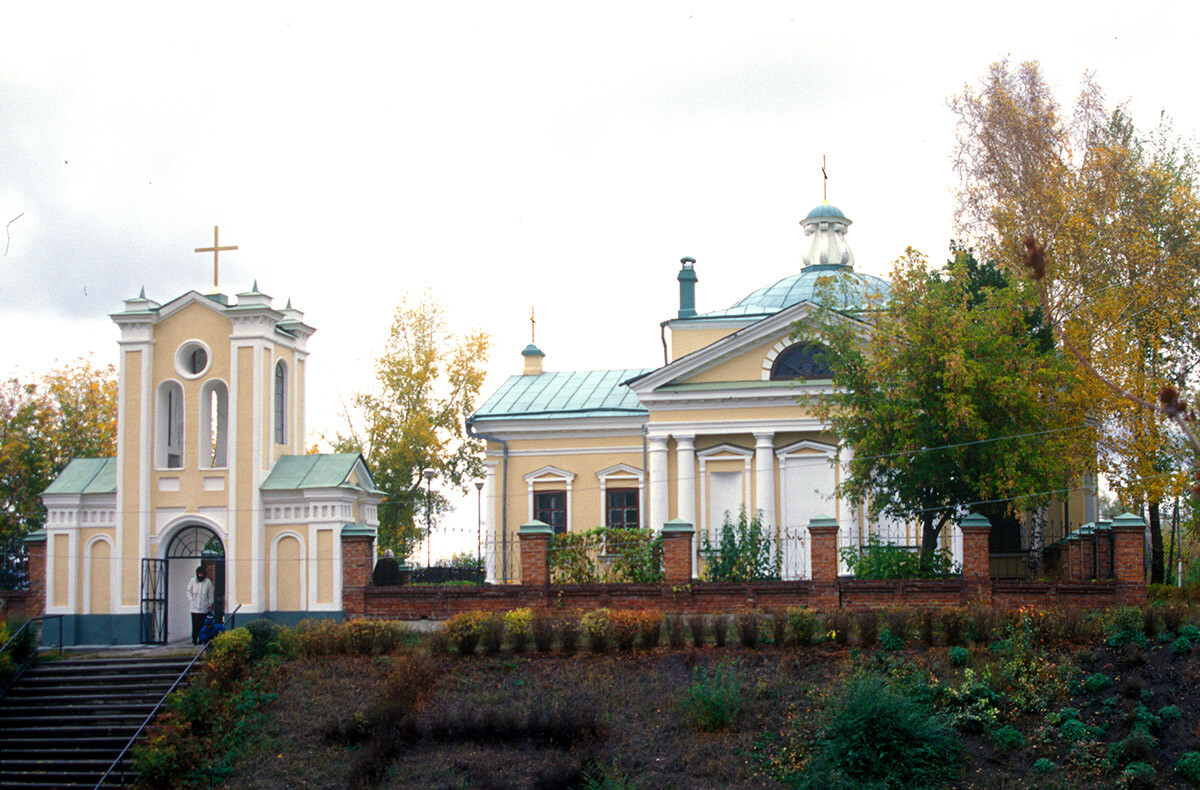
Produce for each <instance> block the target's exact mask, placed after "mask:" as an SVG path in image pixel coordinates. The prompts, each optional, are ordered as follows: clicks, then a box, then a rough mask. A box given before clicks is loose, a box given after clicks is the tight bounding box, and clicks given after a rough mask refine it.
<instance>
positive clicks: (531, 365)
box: [521, 343, 546, 376]
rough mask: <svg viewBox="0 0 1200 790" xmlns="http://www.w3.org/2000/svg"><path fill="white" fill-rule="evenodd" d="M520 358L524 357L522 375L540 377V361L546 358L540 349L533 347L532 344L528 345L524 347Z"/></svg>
mask: <svg viewBox="0 0 1200 790" xmlns="http://www.w3.org/2000/svg"><path fill="white" fill-rule="evenodd" d="M521 356H523V357H525V370H524V371H523V372H522V375H525V376H538V375H541V373H542V360H543V359H545V358H546V355H545V354H544V353H543V352H542V350H541V349H540V348H538V347H537V346H535V345H534V344H533V343H530V344H529V345H527V346H525V350H523V351H522V352H521Z"/></svg>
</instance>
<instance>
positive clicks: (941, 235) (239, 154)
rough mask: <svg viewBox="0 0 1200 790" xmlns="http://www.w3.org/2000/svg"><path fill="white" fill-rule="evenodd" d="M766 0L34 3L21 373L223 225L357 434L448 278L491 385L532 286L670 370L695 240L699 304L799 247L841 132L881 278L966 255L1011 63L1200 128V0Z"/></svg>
mask: <svg viewBox="0 0 1200 790" xmlns="http://www.w3.org/2000/svg"><path fill="white" fill-rule="evenodd" d="M743 5H744V6H745V7H739V8H737V9H736V11H734V10H732V4H701V3H656V4H650V3H637V4H621V3H605V4H600V5H596V4H590V5H588V6H587V10H583V9H584V6H583V5H582V4H568V3H561V2H559V3H547V4H544V5H541V4H527V3H511V2H510V3H494V2H492V3H454V4H451V3H420V4H417V3H390V4H386V5H385V4H382V3H380V4H374V5H370V6H365V5H364V6H355V5H350V4H338V6H339V7H338V9H337V11H336V12H334V11H333V7H334V4H331V3H324V4H321V5H320V6H318V5H315V4H299V3H287V4H278V5H274V4H266V3H229V4H226V3H208V4H204V5H203V6H196V5H194V4H193V5H192V6H189V7H188V8H187V9H186V10H185V9H184V8H183V7H181V6H179V5H177V4H161V3H156V4H146V5H131V4H117V5H113V4H95V3H89V4H86V5H85V4H83V3H78V4H70V3H68V4H60V5H56V6H53V7H52V6H50V5H49V4H38V3H28V4H21V5H17V4H11V3H10V4H6V10H5V13H4V17H3V44H2V46H0V225H5V226H7V227H6V235H5V238H3V239H0V246H5V247H7V251H6V253H5V254H4V256H3V257H2V258H0V332H2V333H3V337H4V338H5V341H4V343H3V344H0V374H4V375H8V374H11V373H14V372H17V373H21V374H28V373H30V372H34V371H41V370H43V369H45V368H47V367H49V366H50V365H52V364H53V363H54V362H55V361H56V360H58V361H68V360H71V359H73V358H75V357H78V356H80V355H82V354H87V353H89V352H90V353H93V354H94V356H95V358H96V360H97V361H99V362H109V361H114V362H115V360H116V343H115V341H116V338H117V331H116V328H115V326H114V325H113V324H112V322H111V321H110V320H109V319H108V317H107V316H108V314H109V313H111V312H114V311H116V310H118V309H120V307H121V300H122V299H124V298H127V297H129V296H132V295H135V294H136V293H137V292H138V289H139V288H141V287H142V286H143V285H144V286H145V288H146V293H147V295H148V296H150V297H151V298H153V299H156V300H158V301H160V302H166V301H167V300H169V299H171V298H173V297H175V296H178V295H179V294H181V293H183V292H184V291H186V290H188V289H192V288H195V289H197V290H201V291H205V290H207V288H208V287H209V286H210V285H211V278H212V259H211V256H205V255H198V254H195V253H193V252H192V250H193V248H195V247H200V246H208V245H210V244H211V242H212V227H213V225H220V227H221V243H222V244H236V245H238V247H239V249H238V251H237V252H232V253H226V254H224V255H223V256H222V260H221V284H222V291H224V292H225V293H237V292H239V291H243V290H247V289H248V288H249V286H250V284H251V282H252V281H253V280H254V279H256V278H257V280H258V284H259V288H260V290H262V291H263V292H265V293H268V294H270V295H272V296H273V297H275V298H276V299H277V300H278V301H277V305H278V306H282V305H283V303H284V302H285V301H286V300H287V299H288V298H289V297H290V298H291V299H292V301H293V304H294V306H295V307H297V308H299V309H300V310H303V311H305V313H306V318H307V320H308V322H309V323H310V324H312V325H314V326H315V327H317V329H318V333H317V334H316V335H315V336H314V337H313V339H312V341H311V342H310V351H311V354H312V355H311V357H310V363H311V364H310V374H309V376H310V377H309V384H308V387H309V413H308V422H309V426H310V428H311V430H312V432H313V433H314V435H316V434H321V433H326V434H332V433H333V432H334V431H336V429H337V425H338V417H339V409H340V406H339V402H340V400H341V399H348V398H349V397H350V395H351V394H352V393H353V392H354V391H355V390H356V389H359V388H362V387H365V386H368V385H369V381H370V376H371V361H372V359H373V357H374V356H375V354H376V353H377V352H378V351H379V349H380V347H381V345H382V341H383V338H384V335H385V333H386V331H387V327H388V324H389V322H390V315H391V310H392V308H393V307H394V305H395V304H396V303H397V302H398V301H399V300H400V298H401V296H402V295H403V294H405V293H407V292H415V291H419V290H420V289H422V288H425V287H429V288H431V289H432V290H433V292H434V293H435V294H436V295H437V296H438V297H439V298H440V299H441V300H442V301H443V302H445V304H446V305H447V308H448V311H449V314H450V319H451V322H452V324H453V325H455V326H456V327H458V328H461V329H465V328H466V327H468V326H471V325H478V326H481V327H483V328H484V329H486V330H487V331H488V332H490V333H491V335H492V337H493V338H494V341H495V348H494V351H493V354H492V357H491V361H490V364H489V371H490V376H489V380H488V384H487V387H486V390H487V391H488V392H490V391H492V390H494V389H495V388H496V387H497V386H498V385H499V384H500V383H501V382H502V381H503V380H504V378H505V377H506V376H507V375H509V374H511V373H515V372H518V371H519V369H520V365H521V357H520V355H519V352H520V350H521V348H523V347H524V345H525V344H526V343H528V342H529V321H528V317H529V311H530V307H531V306H536V309H537V319H538V326H537V341H538V345H539V346H540V347H541V348H542V350H543V351H545V352H546V355H547V356H546V360H545V362H546V367H547V369H549V370H573V369H588V368H624V367H648V366H653V365H656V364H659V363H661V359H662V350H661V345H660V343H659V337H658V335H659V328H658V324H659V322H660V321H662V320H664V319H666V318H669V317H671V316H672V315H673V314H674V311H675V310H676V308H677V285H676V282H675V274H676V271H677V270H678V267H679V263H678V261H679V258H680V257H682V256H684V255H691V256H693V257H695V258H696V260H697V264H696V271H697V274H698V276H699V283H698V285H697V309H699V310H701V311H705V310H713V309H719V308H722V307H726V306H728V305H730V304H731V303H733V302H734V301H736V300H737V299H739V298H741V297H742V296H744V295H746V294H747V293H749V292H750V291H753V290H755V289H756V288H758V287H760V286H762V285H765V284H767V283H769V282H773V281H775V280H777V279H779V278H781V277H784V276H786V275H788V274H790V273H792V272H794V271H796V270H797V269H798V268H799V265H800V263H799V260H800V255H801V252H802V251H803V248H804V246H805V244H804V236H803V232H802V231H801V229H800V227H799V224H798V221H799V219H800V218H802V217H803V216H804V215H805V214H806V213H807V212H808V211H809V209H810V208H812V207H813V206H815V205H816V204H818V203H820V202H821V199H822V197H821V186H822V184H821V157H822V155H825V156H826V157H827V160H828V172H829V200H830V202H832V203H835V204H836V205H838V206H839V207H840V208H842V209H843V210H844V211H845V213H846V214H847V215H848V216H849V217H850V219H852V220H853V221H854V225H853V227H852V228H851V229H850V234H849V236H848V241H849V243H850V245H851V248H852V249H853V250H854V252H855V255H856V257H857V265H858V268H859V269H861V270H863V271H866V272H869V273H872V274H877V275H881V276H884V275H886V274H887V269H888V264H889V262H890V261H892V260H893V259H895V258H896V257H897V256H898V255H899V254H900V253H901V252H903V250H904V248H905V247H906V246H908V245H914V246H916V247H918V248H920V249H921V250H923V251H924V252H926V253H928V254H930V255H931V256H932V257H933V258H934V259H935V260H940V259H941V258H942V257H943V256H944V255H945V252H946V249H947V243H948V241H949V239H950V238H951V236H952V234H953V224H952V213H953V191H954V188H955V185H956V177H955V175H954V173H953V172H952V170H951V166H950V155H951V151H952V147H953V139H954V138H953V133H954V121H953V118H952V117H951V115H950V113H949V111H948V110H947V109H946V100H947V98H948V97H950V96H951V95H952V94H954V93H956V92H959V91H961V90H962V87H963V85H964V84H965V83H971V84H973V85H974V84H977V82H978V80H979V78H980V77H981V76H982V75H983V73H984V72H985V70H986V68H987V66H988V64H989V63H990V62H992V61H994V60H996V59H998V58H1002V57H1005V56H1008V57H1010V58H1011V59H1012V60H1014V61H1021V60H1026V59H1037V60H1040V61H1041V63H1042V66H1043V69H1044V71H1045V73H1046V74H1047V76H1048V77H1049V79H1050V80H1051V82H1052V84H1053V85H1055V86H1056V88H1057V89H1058V91H1059V93H1060V97H1061V99H1062V100H1063V101H1064V102H1070V101H1071V99H1072V97H1073V96H1074V93H1075V91H1076V89H1077V87H1078V84H1079V78H1080V76H1081V75H1082V73H1083V72H1084V70H1086V69H1090V70H1094V71H1095V73H1096V79H1097V81H1098V82H1099V84H1100V85H1101V86H1102V87H1103V88H1104V89H1105V92H1106V94H1107V96H1108V98H1109V99H1110V101H1113V102H1116V101H1129V103H1130V107H1131V109H1132V112H1133V114H1134V117H1135V119H1136V120H1138V121H1139V123H1140V124H1141V125H1143V126H1149V125H1152V124H1153V123H1154V122H1156V120H1157V117H1158V114H1159V112H1160V111H1162V110H1165V111H1166V112H1167V113H1168V114H1169V115H1170V116H1172V117H1173V118H1174V120H1175V128H1176V131H1177V132H1179V133H1180V134H1182V135H1184V136H1188V137H1192V136H1194V135H1195V134H1196V132H1197V130H1200V103H1198V101H1197V95H1198V94H1197V91H1196V79H1197V77H1198V76H1200V69H1198V68H1197V54H1196V42H1195V35H1196V30H1197V23H1198V22H1200V11H1197V6H1196V4H1195V3H1192V2H1142V3H1137V4H1134V5H1131V4H1129V3H1116V2H1089V3H1070V4H1068V3H1061V4H1060V3H1049V2H1045V0H1041V2H1033V3H1022V2H1008V3H1003V4H987V5H983V4H966V3H961V2H955V3H944V4H937V3H919V2H918V3H907V4H902V3H877V4H876V3H851V2H844V3H837V4H835V3H800V2H797V3H790V4H782V3H777V4H768V3H762V4H743ZM73 6H75V7H73ZM347 8H349V9H350V10H346V9H347ZM969 8H980V9H986V10H980V11H974V10H967V9H969ZM18 217H19V218H18ZM14 218H15V219H14ZM486 394H487V392H485V396H486ZM314 438H315V437H314ZM471 499H472V500H473V499H474V496H473V495H472V497H471ZM474 504H475V503H474V502H473V501H470V502H469V505H470V506H469V507H464V508H462V510H463V511H464V512H463V513H461V514H460V515H459V516H458V517H457V518H455V519H454V520H453V523H454V524H457V525H459V528H462V529H466V530H468V531H469V532H471V538H472V541H473V530H474V525H475V514H474V509H475V508H474ZM462 525H466V526H462ZM435 545H436V544H435Z"/></svg>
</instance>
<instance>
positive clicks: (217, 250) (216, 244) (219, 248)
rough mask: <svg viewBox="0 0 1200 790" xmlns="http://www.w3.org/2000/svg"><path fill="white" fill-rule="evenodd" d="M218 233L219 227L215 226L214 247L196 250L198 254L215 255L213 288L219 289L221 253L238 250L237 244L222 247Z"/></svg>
mask: <svg viewBox="0 0 1200 790" xmlns="http://www.w3.org/2000/svg"><path fill="white" fill-rule="evenodd" d="M218 233H219V231H218V229H217V226H216V225H213V246H211V247H197V248H196V252H211V253H212V254H213V288H216V287H217V275H218V266H219V261H220V256H221V253H222V252H225V251H226V250H236V249H237V245H236V244H235V245H234V246H232V247H222V246H221V242H220V241H219V240H218V239H219V236H218Z"/></svg>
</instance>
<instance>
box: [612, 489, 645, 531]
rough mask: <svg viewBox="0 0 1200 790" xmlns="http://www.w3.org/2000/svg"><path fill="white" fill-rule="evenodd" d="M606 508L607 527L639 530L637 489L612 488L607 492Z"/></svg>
mask: <svg viewBox="0 0 1200 790" xmlns="http://www.w3.org/2000/svg"><path fill="white" fill-rule="evenodd" d="M605 499H606V502H605V503H604V504H605V507H604V514H605V515H604V521H605V525H606V526H609V527H614V528H618V529H637V528H638V527H639V526H640V525H639V523H638V490H637V489H636V488H610V489H608V491H607V492H606V496H605Z"/></svg>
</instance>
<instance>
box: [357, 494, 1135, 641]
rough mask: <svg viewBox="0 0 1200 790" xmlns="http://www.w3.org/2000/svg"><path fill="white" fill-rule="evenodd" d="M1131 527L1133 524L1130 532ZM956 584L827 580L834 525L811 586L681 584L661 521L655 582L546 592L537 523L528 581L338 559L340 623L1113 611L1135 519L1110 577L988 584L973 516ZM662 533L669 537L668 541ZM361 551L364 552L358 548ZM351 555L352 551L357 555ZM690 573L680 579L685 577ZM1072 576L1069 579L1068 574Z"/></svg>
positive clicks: (529, 534) (675, 542)
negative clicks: (497, 581)
mask: <svg viewBox="0 0 1200 790" xmlns="http://www.w3.org/2000/svg"><path fill="white" fill-rule="evenodd" d="M1139 525H1140V526H1139ZM962 529H963V569H962V576H961V577H955V578H950V579H907V580H896V581H867V580H860V579H853V578H839V577H838V576H837V567H838V566H837V524H836V522H834V521H833V520H832V519H814V520H813V521H812V522H811V523H810V525H809V533H810V538H809V539H810V548H811V554H812V575H813V578H812V579H810V580H804V581H786V582H785V581H778V582H751V583H736V584H735V583H722V582H702V581H695V580H689V579H687V577H686V576H685V575H684V574H683V568H684V564H683V558H684V557H687V558H689V561H688V567H689V568H690V557H691V540H692V538H693V534H692V529H691V525H690V524H684V523H682V522H679V521H675V522H668V525H667V526H666V528H665V532H664V537H666V538H667V546H666V548H667V551H666V554H667V573H668V575H669V576H670V578H669V579H668V580H667V582H666V583H664V584H551V583H550V582H549V579H550V572H549V567H548V565H547V559H546V550H547V548H548V543H549V538H550V535H549V528H548V527H546V526H545V525H544V524H540V523H539V522H531V523H529V524H525V525H523V526H522V527H521V530H520V532H519V535H520V539H521V565H522V567H521V578H522V579H524V580H537V582H536V583H524V584H510V585H490V584H489V585H481V586H479V587H461V586H430V587H425V586H421V587H411V586H401V587H373V586H370V585H369V583H368V582H366V581H363V582H362V583H361V584H358V583H354V584H352V583H351V581H352V580H353V581H354V582H358V581H359V580H366V579H369V578H370V573H369V569H370V568H369V563H370V561H371V557H370V556H369V553H365V552H363V551H360V550H352V551H347V550H346V549H347V548H348V547H347V546H346V544H345V543H343V551H342V557H343V562H344V563H347V562H352V563H354V564H356V565H360V564H361V563H364V562H365V563H368V565H366V566H365V568H366V569H365V570H364V569H363V567H358V568H354V569H350V568H344V570H343V580H344V581H343V609H344V611H345V613H346V616H347V617H370V618H380V619H396V620H426V619H429V620H442V619H445V618H448V617H452V616H453V615H455V614H457V613H458V612H464V611H470V610H477V609H483V610H493V611H502V610H507V609H515V608H519V607H526V606H528V607H550V608H561V609H594V608H598V607H606V608H610V609H658V610H660V611H663V612H667V613H679V614H684V613H691V612H698V613H715V612H724V613H735V612H741V611H747V610H752V609H757V610H771V609H784V608H787V607H789V606H809V607H811V608H814V609H820V610H828V609H837V608H841V609H851V610H858V609H873V608H879V607H885V606H911V607H919V608H926V607H933V608H936V607H947V606H965V605H968V604H973V603H980V604H984V605H995V606H1003V607H1014V606H1035V607H1040V606H1056V607H1062V606H1078V607H1085V608H1089V609H1103V608H1106V607H1109V606H1115V605H1118V604H1137V603H1144V602H1145V600H1146V585H1145V581H1144V577H1143V570H1142V556H1141V554H1142V545H1143V544H1142V541H1141V534H1142V533H1141V532H1139V531H1138V530H1139V529H1142V530H1144V529H1145V525H1144V523H1142V521H1141V519H1140V518H1138V517H1136V516H1129V515H1128V514H1126V515H1125V516H1121V517H1119V518H1117V519H1115V520H1114V522H1113V531H1114V534H1115V535H1116V541H1115V548H1116V552H1115V556H1116V563H1115V566H1116V568H1115V570H1116V573H1115V578H1108V579H1093V580H1082V579H1079V578H1074V579H1072V578H1066V579H1062V580H1057V581H1030V582H1017V581H1001V580H995V579H991V578H989V577H988V553H987V545H988V543H987V541H988V531H989V529H990V525H989V524H988V522H987V520H986V519H984V518H983V517H981V516H974V515H972V516H968V517H967V518H966V519H964V520H963V523H962ZM668 533H669V534H668ZM368 545H369V544H368ZM358 548H359V547H357V546H356V547H355V549H358ZM689 572H690V571H689ZM1072 575H1073V574H1072Z"/></svg>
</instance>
